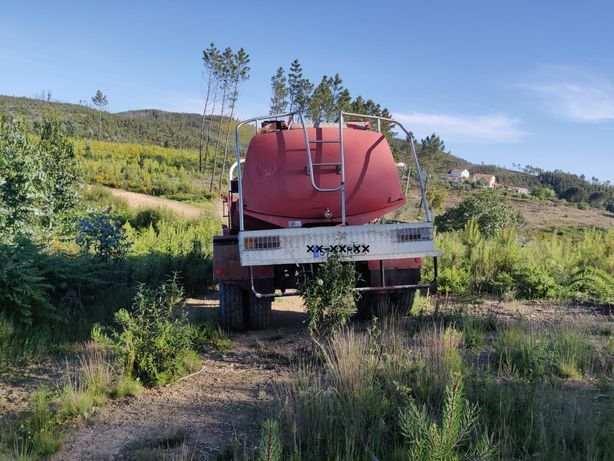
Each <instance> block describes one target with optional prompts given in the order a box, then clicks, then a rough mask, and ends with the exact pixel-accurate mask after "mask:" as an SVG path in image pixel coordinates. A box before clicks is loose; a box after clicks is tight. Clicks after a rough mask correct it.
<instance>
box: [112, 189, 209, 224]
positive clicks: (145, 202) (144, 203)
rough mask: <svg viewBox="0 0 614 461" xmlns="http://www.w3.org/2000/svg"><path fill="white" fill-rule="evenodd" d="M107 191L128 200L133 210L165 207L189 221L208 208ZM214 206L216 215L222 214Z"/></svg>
mask: <svg viewBox="0 0 614 461" xmlns="http://www.w3.org/2000/svg"><path fill="white" fill-rule="evenodd" d="M105 189H106V190H108V191H109V192H110V193H111V194H112V195H113V196H114V197H118V198H122V199H124V200H126V202H128V205H129V206H130V207H131V208H141V207H164V208H168V209H169V210H171V211H174V212H175V213H177V214H179V215H181V216H183V217H184V218H189V219H194V218H199V217H201V216H202V215H203V214H204V213H205V212H206V211H207V208H201V207H198V206H194V205H189V204H187V203H183V202H178V201H177V200H169V199H166V198H161V197H154V196H153V195H146V194H139V193H137V192H129V191H126V190H123V189H114V188H112V187H105ZM213 206H215V208H216V210H215V211H216V214H218V215H219V214H220V213H221V212H220V211H218V210H217V208H220V206H218V204H215V205H212V206H211V208H213ZM220 209H221V208H220Z"/></svg>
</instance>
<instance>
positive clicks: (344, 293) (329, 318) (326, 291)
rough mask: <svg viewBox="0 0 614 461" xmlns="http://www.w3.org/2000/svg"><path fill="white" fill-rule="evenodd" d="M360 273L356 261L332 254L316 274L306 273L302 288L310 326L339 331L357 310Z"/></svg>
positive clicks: (300, 287) (313, 329)
mask: <svg viewBox="0 0 614 461" xmlns="http://www.w3.org/2000/svg"><path fill="white" fill-rule="evenodd" d="M357 279H358V274H357V273H356V269H355V267H354V265H353V264H345V263H343V262H342V261H341V259H340V258H339V257H338V256H336V255H330V256H329V257H328V259H327V260H326V262H325V263H323V264H320V266H319V267H318V270H317V272H316V274H315V276H313V277H310V276H308V275H307V274H303V278H302V280H301V283H300V285H299V291H300V292H301V296H302V297H303V301H304V302H305V310H306V311H307V313H308V314H309V329H310V330H311V331H312V332H313V331H317V330H319V329H322V328H323V329H325V330H333V331H334V330H338V329H339V328H341V327H342V326H343V325H345V324H346V323H347V321H348V320H349V318H350V317H351V316H352V315H353V314H354V313H355V312H356V304H355V301H356V299H355V296H356V295H355V292H354V291H353V289H354V287H355V286H356V282H357Z"/></svg>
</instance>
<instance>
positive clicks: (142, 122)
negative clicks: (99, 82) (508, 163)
mask: <svg viewBox="0 0 614 461" xmlns="http://www.w3.org/2000/svg"><path fill="white" fill-rule="evenodd" d="M0 115H12V116H16V117H18V118H20V119H23V120H24V121H25V122H26V123H27V124H28V125H29V126H30V127H31V128H33V127H34V126H35V125H36V124H37V123H39V122H40V121H41V120H42V118H43V117H44V116H48V115H53V116H55V117H59V118H60V119H62V120H63V121H64V124H65V126H66V130H67V132H68V134H69V135H70V136H73V137H76V138H85V139H100V140H104V141H115V142H129V143H137V144H150V145H157V146H163V147H176V148H198V144H199V134H200V128H201V123H202V117H201V115H199V114H189V113H177V112H166V111H162V110H157V109H145V110H133V111H127V112H119V113H109V112H101V111H98V110H96V109H93V108H91V107H87V106H85V105H80V104H69V103H63V102H55V101H44V100H40V99H31V98H23V97H12V96H0ZM223 120H224V126H223V129H222V130H220V131H219V133H220V135H219V136H221V137H222V138H223V139H222V142H224V141H225V138H226V123H227V120H228V119H227V118H224V119H223ZM219 121H220V117H213V118H212V122H211V124H212V125H211V128H212V129H211V130H208V129H207V125H206V127H205V133H209V134H210V137H211V138H212V139H213V141H214V142H215V140H216V139H217V136H218V128H219ZM247 139H249V129H248V128H246V131H245V132H243V133H242V140H243V141H247ZM391 145H392V148H393V151H394V152H395V157H396V158H397V161H405V159H406V153H407V147H408V146H407V143H406V142H405V141H403V140H401V139H398V138H393V139H391ZM416 149H417V151H418V156H419V158H420V164H421V166H422V168H423V169H424V170H426V171H428V172H429V173H431V174H433V175H437V176H438V175H439V174H442V173H447V172H448V171H449V170H451V169H452V168H467V169H468V170H469V171H470V172H471V173H472V174H474V173H489V174H494V175H495V176H496V177H497V182H498V183H499V184H503V185H509V184H516V185H524V186H527V187H530V188H535V187H540V186H546V187H548V188H552V189H553V190H554V192H555V193H556V195H557V196H559V197H561V198H566V199H567V200H569V201H572V202H577V203H581V202H588V203H590V204H591V205H592V206H596V207H598V208H608V209H614V188H613V187H612V185H611V184H610V183H609V182H608V181H606V182H599V181H596V180H595V178H593V180H592V181H590V182H589V181H587V180H586V179H585V178H584V177H583V176H577V175H574V174H570V173H565V172H562V171H559V170H556V171H554V172H549V171H543V170H540V169H538V168H532V167H527V169H528V170H529V171H523V172H521V171H512V170H508V169H505V168H502V167H499V166H496V165H484V164H479V165H478V164H472V163H471V162H468V161H467V160H464V159H463V158H461V157H457V156H455V155H452V154H451V153H449V152H446V149H445V146H444V144H443V140H441V139H440V138H439V137H438V136H436V135H432V136H428V137H427V138H426V139H423V140H422V142H421V143H417V144H416Z"/></svg>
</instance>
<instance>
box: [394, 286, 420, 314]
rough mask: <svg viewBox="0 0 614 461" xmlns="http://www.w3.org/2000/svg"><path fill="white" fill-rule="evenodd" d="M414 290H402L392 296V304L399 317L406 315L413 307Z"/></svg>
mask: <svg viewBox="0 0 614 461" xmlns="http://www.w3.org/2000/svg"><path fill="white" fill-rule="evenodd" d="M415 297H416V290H403V291H399V292H397V293H394V294H393V295H392V303H393V304H394V305H395V307H396V309H397V311H398V312H399V314H400V315H408V314H409V311H410V310H411V308H412V306H413V305H414V298H415Z"/></svg>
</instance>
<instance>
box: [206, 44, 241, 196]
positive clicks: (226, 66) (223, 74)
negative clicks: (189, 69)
mask: <svg viewBox="0 0 614 461" xmlns="http://www.w3.org/2000/svg"><path fill="white" fill-rule="evenodd" d="M236 66H237V61H236V57H235V55H234V53H233V52H232V49H231V48H226V49H225V50H224V53H223V54H222V63H221V70H220V78H221V83H222V102H221V104H220V105H221V109H220V120H219V123H218V126H217V136H216V139H215V147H214V149H213V171H214V174H213V175H212V176H211V183H210V186H209V189H210V190H212V189H213V177H214V176H215V169H216V164H217V156H218V149H219V148H220V138H221V137H222V127H223V125H224V111H225V110H226V103H227V100H226V96H228V90H229V89H230V88H231V87H232V84H233V79H234V77H235V75H236V72H237V69H236Z"/></svg>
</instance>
